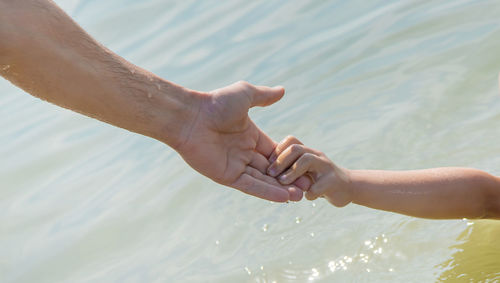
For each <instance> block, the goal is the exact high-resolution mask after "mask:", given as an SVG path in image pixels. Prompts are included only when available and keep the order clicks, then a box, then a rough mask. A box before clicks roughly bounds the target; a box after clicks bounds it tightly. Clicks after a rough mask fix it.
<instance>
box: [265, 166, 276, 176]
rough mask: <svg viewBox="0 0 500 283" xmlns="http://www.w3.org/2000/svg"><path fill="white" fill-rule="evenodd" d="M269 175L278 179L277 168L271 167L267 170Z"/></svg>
mask: <svg viewBox="0 0 500 283" xmlns="http://www.w3.org/2000/svg"><path fill="white" fill-rule="evenodd" d="M267 174H269V176H272V177H276V168H274V167H269V169H268V170H267Z"/></svg>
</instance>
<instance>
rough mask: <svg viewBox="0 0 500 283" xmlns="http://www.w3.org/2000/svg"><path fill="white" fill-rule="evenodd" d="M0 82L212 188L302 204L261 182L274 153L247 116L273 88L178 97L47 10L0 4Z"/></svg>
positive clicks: (33, 1)
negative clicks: (168, 158) (121, 134)
mask: <svg viewBox="0 0 500 283" xmlns="http://www.w3.org/2000/svg"><path fill="white" fill-rule="evenodd" d="M0 74H1V75H2V76H3V77H4V78H6V79H7V80H9V81H10V82H12V83H13V84H14V85H16V86H18V87H20V88H22V89H23V90H25V91H26V92H28V93H30V94H32V95H34V96H37V97H39V98H41V99H43V100H46V101H49V102H51V103H54V104H56V105H59V106H62V107H65V108H68V109H71V110H73V111H77V112H79V113H82V114H84V115H87V116H90V117H94V118H96V119H99V120H101V121H104V122H106V123H109V124H112V125H115V126H117V127H121V128H124V129H127V130H129V131H132V132H136V133H139V134H142V135H146V136H149V137H152V138H154V139H157V140H159V141H162V142H164V143H165V144H167V145H169V146H170V147H172V148H173V149H175V150H176V151H178V152H179V153H180V154H181V156H182V157H183V158H184V159H185V160H186V161H187V162H188V163H189V164H190V165H191V166H192V167H193V168H194V169H196V170H197V171H198V172H200V173H202V174H204V175H205V176H207V177H209V178H211V179H212V180H214V181H216V182H218V183H221V184H224V185H227V186H231V187H234V188H237V189H239V190H241V191H243V192H245V193H248V194H251V195H254V196H257V197H260V198H264V199H268V200H273V201H287V200H300V198H301V197H302V192H301V191H300V190H298V189H297V188H296V187H294V186H282V185H280V184H279V183H278V182H277V181H276V180H275V179H274V178H271V177H269V176H266V175H265V174H264V173H265V170H266V168H267V166H268V162H267V157H268V156H269V155H270V154H271V152H272V150H273V148H274V146H275V143H274V142H273V141H272V140H271V139H270V138H269V137H268V136H267V135H266V134H265V133H263V132H262V131H261V130H260V129H259V128H258V127H257V126H256V125H255V124H254V123H253V122H252V121H251V120H250V119H249V117H248V109H249V108H250V107H254V106H267V105H270V104H272V103H274V102H276V101H277V100H279V99H280V98H281V97H282V96H283V93H284V89H283V88H282V87H275V88H268V87H263V86H253V85H251V84H249V83H246V82H239V83H236V84H233V85H231V86H228V87H225V88H222V89H218V90H215V91H212V92H206V93H205V92H199V91H194V90H190V89H187V88H184V87H182V86H179V85H176V84H174V83H172V82H169V81H167V80H164V79H162V78H160V77H158V76H156V75H154V74H152V73H150V72H148V71H146V70H144V69H142V68H140V67H137V66H135V65H133V64H131V63H129V62H127V61H126V60H125V59H123V58H121V57H120V56H118V55H116V54H115V53H113V52H112V51H110V50H109V49H107V48H105V47H104V46H102V45H101V44H99V43H98V42H97V41H96V40H94V39H93V38H92V37H91V36H90V35H88V34H87V33H86V32H85V31H84V30H83V29H82V28H81V27H80V26H78V24H76V23H75V22H74V21H73V20H72V19H71V18H70V17H69V16H68V15H67V14H65V13H64V12H63V11H62V10H61V9H60V8H59V7H58V6H57V5H56V4H55V3H54V2H52V1H50V0H23V1H17V0H0Z"/></svg>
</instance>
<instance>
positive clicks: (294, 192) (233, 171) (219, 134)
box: [177, 82, 302, 202]
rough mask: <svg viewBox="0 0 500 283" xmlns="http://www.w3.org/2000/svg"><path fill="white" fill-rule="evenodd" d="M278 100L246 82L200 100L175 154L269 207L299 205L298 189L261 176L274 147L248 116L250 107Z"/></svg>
mask: <svg viewBox="0 0 500 283" xmlns="http://www.w3.org/2000/svg"><path fill="white" fill-rule="evenodd" d="M283 94H284V89H283V88H282V87H274V88H269V87H264V86H254V85H251V84H249V83H247V82H237V83H235V84H232V85H230V86H227V87H224V88H220V89H217V90H214V91H212V92H209V93H205V94H201V96H200V97H201V103H200V107H199V112H198V114H197V117H196V118H195V120H194V122H193V123H192V125H191V127H190V130H189V133H188V134H187V135H186V138H185V141H184V142H183V143H182V144H181V146H180V147H179V148H178V149H177V151H178V152H179V153H180V154H181V156H182V157H183V158H184V160H185V161H186V162H187V163H188V164H189V165H190V166H191V167H193V168H194V169H195V170H197V171H198V172H200V173H201V174H203V175H205V176H207V177H209V178H211V179H212V180H214V181H216V182H218V183H220V184H223V185H226V186H230V187H233V188H236V189H238V190H240V191H242V192H244V193H247V194H250V195H253V196H256V197H259V198H263V199H267V200H271V201H276V202H285V201H288V200H292V201H298V200H300V199H301V198H302V191H301V190H300V189H298V188H297V187H295V186H283V185H281V184H280V183H279V182H277V181H276V179H275V178H273V177H270V176H268V175H266V170H267V167H268V166H269V161H268V157H269V156H270V155H271V153H272V151H273V150H274V148H275V146H276V143H275V142H274V141H273V140H272V139H271V138H269V137H268V136H267V135H266V134H265V133H264V132H262V130H260V129H259V128H258V127H257V126H256V125H255V124H254V122H253V121H252V120H250V118H249V116H248V110H249V109H250V108H251V107H254V106H267V105H270V104H273V103H274V102H276V101H278V100H279V99H280V98H281V97H282V96H283Z"/></svg>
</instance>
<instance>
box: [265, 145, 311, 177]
mask: <svg viewBox="0 0 500 283" xmlns="http://www.w3.org/2000/svg"><path fill="white" fill-rule="evenodd" d="M304 153H315V151H314V150H312V149H311V148H308V147H306V146H304V145H301V144H292V145H290V146H289V147H287V148H286V149H285V150H284V151H283V152H282V153H281V154H280V155H278V158H276V160H275V161H274V162H273V163H272V164H271V165H270V166H269V168H268V169H267V174H269V176H273V177H275V176H278V175H279V174H281V173H282V172H283V171H285V170H286V169H287V168H288V167H290V166H291V165H292V164H293V163H294V162H295V161H296V160H297V159H298V158H299V157H301V156H302V155H303V154H304Z"/></svg>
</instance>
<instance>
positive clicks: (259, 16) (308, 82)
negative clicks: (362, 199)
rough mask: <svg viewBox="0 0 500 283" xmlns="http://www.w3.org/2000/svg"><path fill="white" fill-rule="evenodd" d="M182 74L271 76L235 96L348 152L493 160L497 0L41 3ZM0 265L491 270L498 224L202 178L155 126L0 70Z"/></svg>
mask: <svg viewBox="0 0 500 283" xmlns="http://www.w3.org/2000/svg"><path fill="white" fill-rule="evenodd" d="M57 2H58V3H59V4H60V5H61V6H62V7H63V8H64V9H65V10H66V11H67V12H68V13H69V14H70V15H71V16H73V17H74V18H75V20H76V21H77V22H78V23H79V24H81V25H82V26H83V27H84V28H85V29H87V30H88V31H89V32H90V34H92V35H93V36H95V37H96V38H97V39H98V40H99V41H101V42H102V43H103V44H105V45H106V46H108V47H109V48H110V49H112V50H113V51H115V52H117V53H118V54H120V55H121V56H123V57H125V58H127V59H128V60H130V61H132V62H134V63H135V64H138V65H140V66H142V67H145V68H146V69H149V70H152V71H153V72H155V73H157V74H158V75H160V76H162V77H165V78H167V79H169V80H171V81H174V82H176V83H179V84H182V85H185V86H187V87H189V88H193V89H199V90H211V89H214V88H217V87H221V86H224V85H227V84H230V83H232V82H234V81H237V80H241V79H244V80H248V81H250V82H253V83H256V84H264V85H277V84H281V85H284V86H285V87H286V89H287V94H286V96H285V97H284V98H283V100H282V101H280V102H279V103H277V104H276V105H273V106H271V107H268V108H266V109H255V110H252V111H251V115H252V118H253V119H254V120H255V121H256V123H257V124H258V125H259V126H260V127H262V128H263V129H264V130H265V131H266V132H267V133H269V134H270V135H271V136H272V137H273V138H274V139H276V140H280V139H281V138H283V137H284V136H285V135H288V134H294V135H296V136H298V137H299V138H301V139H302V140H303V141H304V143H306V144H308V145H310V146H311V147H315V148H318V149H320V150H322V151H324V152H326V153H327V155H328V156H329V157H331V158H332V159H333V160H334V161H335V162H337V163H338V164H340V165H342V166H345V167H349V168H367V169H415V168H426V167H436V166H468V167H476V168H480V169H483V170H486V171H488V172H490V173H493V174H500V130H499V124H500V96H499V95H498V86H497V85H498V83H497V74H498V71H500V16H499V15H500V3H499V2H498V1H307V2H306V1H244V0H241V1H167V0H147V1H131V0H107V1H96V0H94V1H90V0H88V1H83V0H82V1H75V0H64V1H63V0H60V1H57ZM0 92H1V95H0V106H1V107H0V126H1V131H0V144H1V145H2V146H1V147H0V156H1V159H0V211H1V213H0V281H1V282H60V281H65V282H95V281H97V282H205V281H212V282H273V281H276V282H292V281H298V282H304V281H323V282H332V281H333V282H432V281H439V280H452V281H455V280H457V281H459V282H460V281H467V282H468V281H469V280H470V279H472V280H474V281H484V282H486V281H487V280H490V281H489V282H493V281H494V280H495V279H496V280H500V246H499V245H498V239H500V225H499V224H498V223H496V222H494V221H474V222H472V221H467V220H456V221H429V220H422V219H415V218H410V217H405V216H401V215H396V214H392V213H386V212H381V211H375V210H371V209H367V208H363V207H360V206H356V205H349V206H347V207H346V208H342V209H338V208H335V207H333V206H331V205H329V204H327V203H326V202H325V201H323V200H318V201H315V202H308V201H303V202H300V203H289V204H276V203H270V202H267V201H262V200H259V199H254V198H251V197H249V196H247V195H243V194H241V193H240V192H237V191H234V190H232V189H229V188H225V187H222V186H220V185H217V184H215V183H213V182H211V181H210V180H208V179H206V178H204V177H202V176H200V175H198V174H196V173H195V172H194V171H193V170H191V169H190V168H189V167H188V166H187V165H186V164H185V163H183V161H182V160H181V158H180V157H179V156H177V155H176V153H175V152H174V151H172V150H171V149H169V148H167V147H165V146H164V145H163V144H161V143H159V142H156V141H154V140H151V139H148V138H145V137H142V136H138V135H135V134H132V133H128V132H126V131H124V130H121V129H117V128H113V127H111V126H108V125H105V124H103V123H100V122H98V121H95V120H92V119H89V118H86V117H83V116H80V115H78V114H75V113H72V112H69V111H66V110H63V109H60V108H57V107H55V106H52V105H49V104H46V103H44V102H41V101H39V100H37V99H34V98H32V97H31V96H29V95H27V94H24V93H23V92H22V91H20V90H18V89H16V88H15V87H13V86H11V85H10V84H9V83H7V82H6V81H5V80H0Z"/></svg>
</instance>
